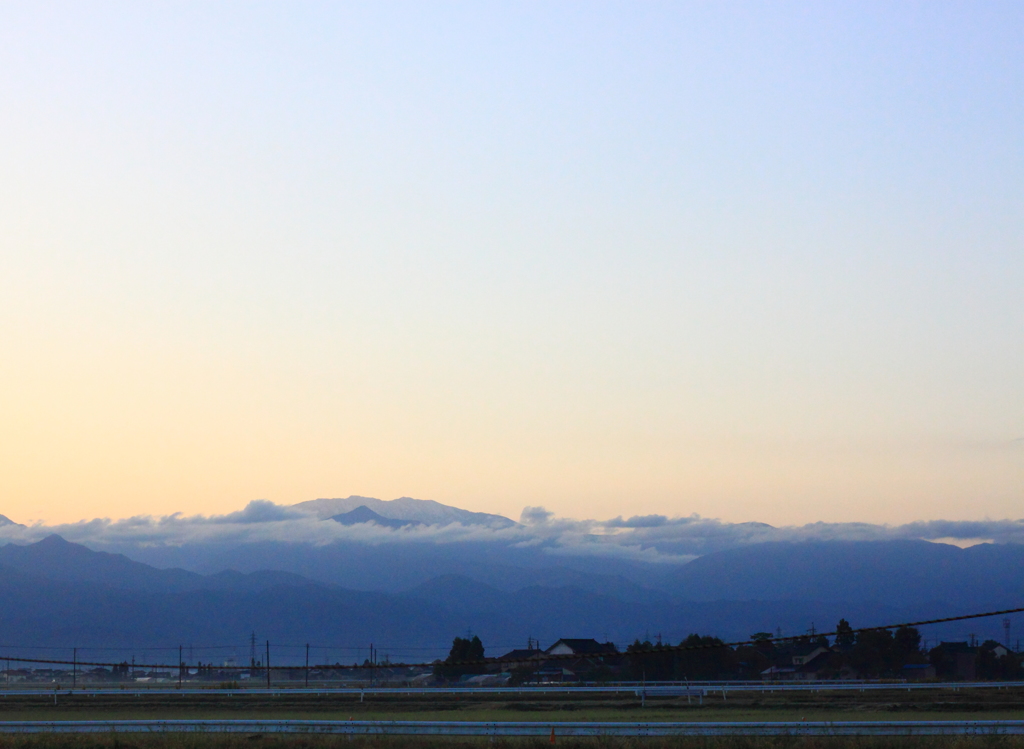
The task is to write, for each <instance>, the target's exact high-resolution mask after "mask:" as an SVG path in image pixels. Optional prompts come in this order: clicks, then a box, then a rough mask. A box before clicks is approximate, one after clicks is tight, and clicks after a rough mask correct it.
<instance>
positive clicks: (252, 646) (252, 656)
mask: <svg viewBox="0 0 1024 749" xmlns="http://www.w3.org/2000/svg"><path fill="white" fill-rule="evenodd" d="M249 668H250V669H255V668H256V632H253V633H252V634H251V635H249Z"/></svg>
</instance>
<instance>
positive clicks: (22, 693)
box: [0, 681, 1024, 702]
mask: <svg viewBox="0 0 1024 749" xmlns="http://www.w3.org/2000/svg"><path fill="white" fill-rule="evenodd" d="M979 689H988V690H1006V689H1024V681H944V682H934V683H928V682H922V683H913V682H903V683H895V682H894V683H864V682H860V683H851V684H844V683H837V682H826V683H816V682H813V681H804V682H801V681H794V682H778V681H774V682H749V683H745V684H743V683H736V682H732V683H729V684H722V685H715V684H712V683H705V684H700V685H690V686H683V685H675V684H652V685H648V686H641V688H637V686H626V685H622V686H573V685H564V686H560V685H557V684H549V685H544V686H368V688H321V689H315V688H310V689H305V688H280V689H272V688H271V689H266V688H259V689H219V688H211V689H202V688H200V689H190V688H184V689H175V688H166V686H163V688H156V686H135V685H133V686H131V688H123V686H110V688H99V689H59V690H55V689H23V690H0V701H2V700H3V699H5V698H7V697H46V698H48V699H49V698H53V699H54V700H55V699H56V698H57V697H144V696H147V695H165V696H166V695H180V696H185V695H189V696H208V697H212V696H228V697H247V696H253V697H255V696H270V697H281V696H297V695H308V696H315V697H330V696H352V697H355V696H358V697H359V701H360V702H361V701H364V700H365V699H366V698H367V697H374V696H388V695H402V696H419V697H430V696H439V695H481V696H487V695H583V694H610V695H634V696H635V697H637V698H638V699H640V700H646V699H647V698H669V697H688V698H693V697H697V698H699V699H700V700H701V702H702V700H703V698H706V697H714V696H721V697H722V699H723V700H725V699H728V695H729V694H730V693H733V694H743V693H755V692H756V693H761V694H771V693H773V692H915V691H923V690H926V691H933V690H948V691H952V692H958V691H961V690H979Z"/></svg>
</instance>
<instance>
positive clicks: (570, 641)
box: [544, 637, 619, 655]
mask: <svg viewBox="0 0 1024 749" xmlns="http://www.w3.org/2000/svg"><path fill="white" fill-rule="evenodd" d="M559 645H565V646H566V647H567V648H569V649H570V650H572V652H573V653H574V654H575V655H605V654H608V653H618V652H619V651H618V649H617V648H616V647H615V643H613V642H598V641H597V640H595V639H594V638H592V637H588V638H586V639H578V638H570V637H563V638H562V639H560V640H559V641H558V642H556V643H555V644H554V645H552V646H551V647H549V648H548V649H547V650H545V651H544V652H545V653H550V652H551V651H552V650H554V649H555V648H557V647H558V646H559Z"/></svg>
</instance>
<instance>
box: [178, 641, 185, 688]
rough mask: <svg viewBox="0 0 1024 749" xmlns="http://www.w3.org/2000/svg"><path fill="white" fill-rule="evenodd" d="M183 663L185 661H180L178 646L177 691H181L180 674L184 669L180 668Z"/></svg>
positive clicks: (179, 647) (179, 648)
mask: <svg viewBox="0 0 1024 749" xmlns="http://www.w3.org/2000/svg"><path fill="white" fill-rule="evenodd" d="M184 662H185V661H183V660H182V659H181V645H179V646H178V689H181V675H182V674H181V672H182V671H184V669H183V668H182V667H181V664H183V663H184Z"/></svg>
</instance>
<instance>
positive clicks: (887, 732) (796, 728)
mask: <svg viewBox="0 0 1024 749" xmlns="http://www.w3.org/2000/svg"><path fill="white" fill-rule="evenodd" d="M170 732H190V733H248V734H266V733H307V734H342V735H345V734H347V735H359V736H544V737H548V736H550V737H556V736H628V737H644V736H957V735H958V736H963V735H977V736H993V735H998V736H1006V735H1024V720H935V721H913V720H898V721H836V722H820V721H808V722H803V721H801V722H717V723H710V722H709V723H703V722H693V723H669V722H665V723H660V722H646V723H599V722H567V723H552V722H495V723H487V722H479V721H400V720H396V721H369V720H353V721H331V720H54V721H5V722H0V733H170Z"/></svg>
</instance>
